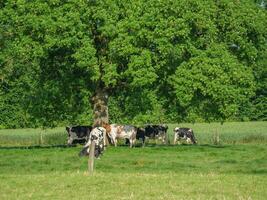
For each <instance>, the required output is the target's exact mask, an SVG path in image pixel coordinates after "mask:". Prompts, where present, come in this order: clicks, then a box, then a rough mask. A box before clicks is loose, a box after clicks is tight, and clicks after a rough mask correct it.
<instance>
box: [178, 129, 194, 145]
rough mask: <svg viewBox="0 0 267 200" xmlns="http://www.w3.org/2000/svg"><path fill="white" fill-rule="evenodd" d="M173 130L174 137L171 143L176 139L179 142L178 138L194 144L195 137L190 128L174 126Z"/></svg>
mask: <svg viewBox="0 0 267 200" xmlns="http://www.w3.org/2000/svg"><path fill="white" fill-rule="evenodd" d="M173 132H174V139H173V144H176V142H177V141H178V142H179V143H180V140H181V139H183V140H186V142H187V143H193V144H196V143H197V141H196V138H195V136H194V132H193V130H192V129H191V128H179V127H176V128H174V129H173Z"/></svg>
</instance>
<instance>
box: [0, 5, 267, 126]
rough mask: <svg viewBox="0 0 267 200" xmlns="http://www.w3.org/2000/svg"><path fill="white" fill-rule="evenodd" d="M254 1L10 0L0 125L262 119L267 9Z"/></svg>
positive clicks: (2, 25) (0, 62) (3, 9)
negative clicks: (102, 117) (98, 115)
mask: <svg viewBox="0 0 267 200" xmlns="http://www.w3.org/2000/svg"><path fill="white" fill-rule="evenodd" d="M260 3H261V2H257V1H256V2H255V1H229V0H222V1H214V0H208V1H203V0H197V1H191V0H189V1H188V0H165V1H161V0H137V1H126V0H120V1H112V0H105V1H97V0H69V1H62V0H46V1H44V0H35V1H31V0H6V1H4V2H3V3H0V19H1V20H0V47H1V51H0V81H1V88H0V94H1V98H0V113H1V117H0V127H2V128H8V127H33V126H56V125H62V124H64V123H92V121H93V109H95V108H96V109H97V107H95V108H93V106H92V101H91V99H92V97H93V96H94V95H95V93H96V92H97V91H99V90H102V91H105V92H106V93H107V95H108V109H109V110H108V111H109V118H110V121H111V122H120V123H135V124H143V123H152V122H153V123H160V122H181V121H191V122H194V121H224V120H266V114H267V113H266V110H267V98H266V85H267V84H266V74H267V73H266V69H267V66H266V65H267V40H266V39H267V25H266V8H265V7H263V6H259V5H261V4H260Z"/></svg>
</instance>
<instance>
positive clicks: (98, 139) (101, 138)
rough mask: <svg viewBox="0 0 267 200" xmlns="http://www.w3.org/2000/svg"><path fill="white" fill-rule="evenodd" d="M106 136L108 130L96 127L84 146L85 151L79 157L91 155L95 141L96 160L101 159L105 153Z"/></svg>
mask: <svg viewBox="0 0 267 200" xmlns="http://www.w3.org/2000/svg"><path fill="white" fill-rule="evenodd" d="M105 136H106V129H105V128H103V127H95V128H93V130H92V131H91V133H90V136H89V138H88V142H87V143H86V144H85V145H84V147H83V149H82V150H81V151H80V153H79V156H86V155H89V151H90V145H91V143H92V142H93V141H95V158H99V157H100V156H101V155H102V154H103V151H104V150H105V146H106V144H105Z"/></svg>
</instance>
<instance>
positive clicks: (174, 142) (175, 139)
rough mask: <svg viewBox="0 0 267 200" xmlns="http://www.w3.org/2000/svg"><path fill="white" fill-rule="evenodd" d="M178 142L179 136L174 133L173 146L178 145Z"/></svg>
mask: <svg viewBox="0 0 267 200" xmlns="http://www.w3.org/2000/svg"><path fill="white" fill-rule="evenodd" d="M176 141H177V134H176V133H174V137H173V144H176Z"/></svg>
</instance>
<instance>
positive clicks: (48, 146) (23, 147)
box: [0, 144, 77, 150]
mask: <svg viewBox="0 0 267 200" xmlns="http://www.w3.org/2000/svg"><path fill="white" fill-rule="evenodd" d="M76 146H77V145H76V144H74V145H67V144H56V145H32V146H0V150H1V149H49V148H70V147H76Z"/></svg>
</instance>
